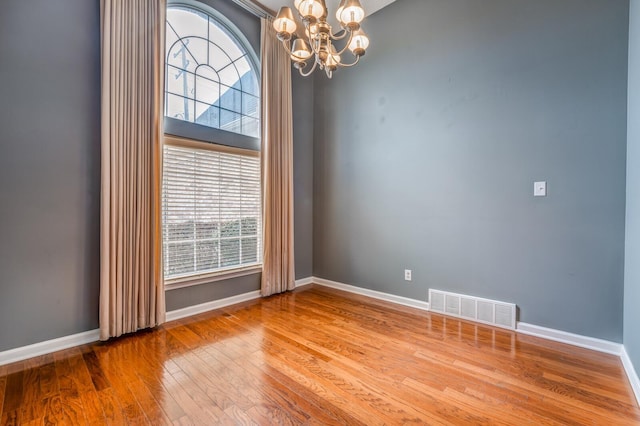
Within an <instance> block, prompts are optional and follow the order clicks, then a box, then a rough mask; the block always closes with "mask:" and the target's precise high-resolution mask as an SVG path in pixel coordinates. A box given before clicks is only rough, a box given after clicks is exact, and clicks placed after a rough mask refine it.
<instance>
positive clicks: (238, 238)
mask: <svg viewBox="0 0 640 426" xmlns="http://www.w3.org/2000/svg"><path fill="white" fill-rule="evenodd" d="M162 193H163V200H162V209H163V211H162V217H163V224H162V232H163V241H164V246H163V252H164V253H163V254H164V277H165V279H168V278H178V277H183V276H189V275H200V274H203V273H207V272H216V271H220V270H227V269H233V268H237V267H241V266H247V265H255V264H258V263H260V262H261V261H262V241H261V237H262V223H261V219H262V218H261V208H260V206H261V202H260V158H259V157H258V156H251V155H242V154H235V153H228V152H220V151H213V150H208V149H197V148H191V147H181V146H172V145H165V148H164V176H163V189H162Z"/></svg>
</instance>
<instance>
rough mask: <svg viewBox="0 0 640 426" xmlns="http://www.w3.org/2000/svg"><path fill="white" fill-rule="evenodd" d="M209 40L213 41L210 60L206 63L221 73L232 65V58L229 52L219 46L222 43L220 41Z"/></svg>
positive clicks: (210, 48) (210, 44) (210, 45)
mask: <svg viewBox="0 0 640 426" xmlns="http://www.w3.org/2000/svg"><path fill="white" fill-rule="evenodd" d="M209 40H211V42H210V43H209V58H208V61H207V62H206V63H207V64H209V66H210V67H211V68H213V69H214V70H216V71H218V72H219V71H220V70H221V69H223V68H225V67H226V66H227V65H229V64H230V63H231V58H229V55H227V52H225V51H224V50H222V49H221V48H220V46H219V45H218V44H219V42H220V40H219V39H215V38H211V39H209Z"/></svg>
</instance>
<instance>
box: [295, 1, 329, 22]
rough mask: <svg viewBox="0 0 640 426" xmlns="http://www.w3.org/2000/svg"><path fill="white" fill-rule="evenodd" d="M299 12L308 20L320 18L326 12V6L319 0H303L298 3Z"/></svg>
mask: <svg viewBox="0 0 640 426" xmlns="http://www.w3.org/2000/svg"><path fill="white" fill-rule="evenodd" d="M298 12H300V15H302V17H303V18H305V19H308V20H312V21H315V20H318V19H320V18H321V17H322V16H323V15H324V14H325V7H324V6H323V5H322V2H320V1H318V0H302V1H301V2H300V3H299V4H298Z"/></svg>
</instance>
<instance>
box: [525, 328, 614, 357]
mask: <svg viewBox="0 0 640 426" xmlns="http://www.w3.org/2000/svg"><path fill="white" fill-rule="evenodd" d="M516 331H517V332H518V333H522V334H528V335H529V336H536V337H542V338H543V339H548V340H553V341H556V342H560V343H567V344H569V345H573V346H579V347H581V348H586V349H592V350H594V351H598V352H604V353H608V354H612V355H618V356H620V355H621V354H622V345H621V344H620V343H615V342H610V341H608V340H602V339H596V338H594V337H587V336H581V335H579V334H573V333H568V332H566V331H560V330H554V329H552V328H546V327H540V326H538V325H533V324H527V323H524V322H519V323H518V326H517V328H516Z"/></svg>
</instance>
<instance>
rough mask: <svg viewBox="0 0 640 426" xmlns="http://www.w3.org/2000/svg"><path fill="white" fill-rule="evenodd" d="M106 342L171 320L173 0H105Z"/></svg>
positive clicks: (103, 281)
mask: <svg viewBox="0 0 640 426" xmlns="http://www.w3.org/2000/svg"><path fill="white" fill-rule="evenodd" d="M100 13H101V16H100V19H101V22H100V25H101V55H102V63H101V65H102V195H101V196H102V198H101V201H102V205H101V234H100V235H101V246H100V250H101V251H100V256H101V261H100V262H101V263H100V339H102V340H106V339H108V338H110V337H116V336H120V335H122V334H125V333H130V332H133V331H136V330H139V329H142V328H148V327H153V326H156V325H158V324H160V323H162V322H164V320H165V306H164V283H163V275H162V250H161V248H162V233H161V223H160V217H161V216H160V208H161V183H162V118H163V111H162V108H163V88H164V31H165V15H166V0H126V1H124V0H101V2H100Z"/></svg>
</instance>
